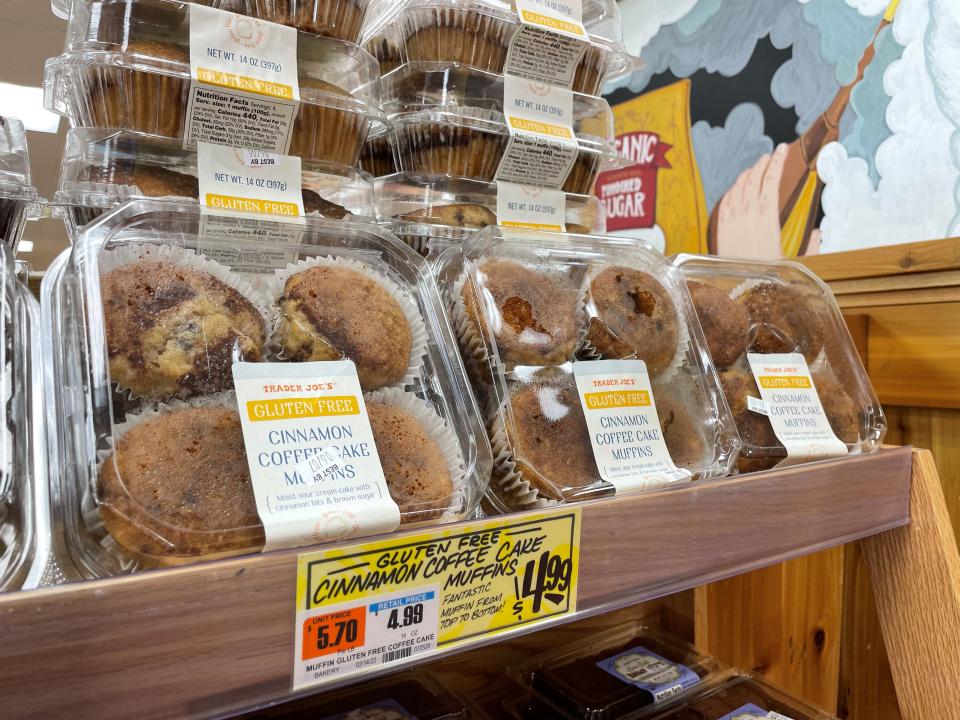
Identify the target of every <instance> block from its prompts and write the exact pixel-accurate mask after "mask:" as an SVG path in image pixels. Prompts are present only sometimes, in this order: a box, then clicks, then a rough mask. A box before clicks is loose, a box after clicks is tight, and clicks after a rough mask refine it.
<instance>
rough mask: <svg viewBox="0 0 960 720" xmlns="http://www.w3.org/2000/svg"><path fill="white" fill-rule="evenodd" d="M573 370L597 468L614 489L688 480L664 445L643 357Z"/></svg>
mask: <svg viewBox="0 0 960 720" xmlns="http://www.w3.org/2000/svg"><path fill="white" fill-rule="evenodd" d="M573 374H574V377H575V378H576V381H577V390H578V392H579V394H580V403H581V405H582V406H583V413H584V415H585V417H586V420H587V429H588V431H589V432H590V444H591V445H592V446H593V456H594V458H595V459H596V461H597V468H598V469H599V470H600V476H601V477H602V478H603V479H604V480H606V481H607V482H609V483H610V484H611V485H613V486H614V488H616V491H617V493H631V492H640V491H642V490H650V489H652V488H656V487H662V486H664V485H670V484H673V483H678V482H688V481H689V480H690V479H691V477H692V475H691V473H690V472H689V471H688V470H684V469H683V468H678V467H677V466H676V465H674V463H673V460H672V459H671V457H670V452H669V450H667V443H666V440H664V437H663V430H662V429H661V427H660V417H659V416H658V415H657V406H656V404H655V402H654V399H653V389H652V388H651V386H650V376H649V374H648V373H647V364H646V363H645V362H644V361H643V360H596V361H593V362H577V363H574V365H573Z"/></svg>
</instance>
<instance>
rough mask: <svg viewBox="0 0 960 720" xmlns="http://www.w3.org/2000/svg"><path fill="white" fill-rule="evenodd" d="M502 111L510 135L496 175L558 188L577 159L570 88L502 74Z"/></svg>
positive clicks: (507, 179) (524, 182)
mask: <svg viewBox="0 0 960 720" xmlns="http://www.w3.org/2000/svg"><path fill="white" fill-rule="evenodd" d="M503 88H504V89H503V94H504V98H503V111H504V115H505V117H506V122H507V129H508V130H509V133H510V138H509V140H508V141H507V147H506V150H504V153H503V157H502V158H501V159H500V167H499V168H497V175H496V179H497V180H503V181H506V182H512V183H518V184H521V183H522V184H528V185H540V186H542V187H547V188H556V189H559V188H561V187H562V186H563V184H564V182H566V180H567V175H569V174H570V169H571V168H572V167H573V163H574V161H575V160H576V159H577V152H578V146H577V139H576V136H575V135H574V133H573V93H571V92H570V91H569V90H566V89H564V88H559V87H556V86H554V85H548V84H546V83H538V82H533V81H531V80H524V79H522V78H517V77H513V76H511V75H505V76H504V78H503Z"/></svg>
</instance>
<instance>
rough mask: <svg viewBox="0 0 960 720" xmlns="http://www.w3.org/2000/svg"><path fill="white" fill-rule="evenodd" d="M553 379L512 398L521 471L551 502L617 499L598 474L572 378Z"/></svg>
mask: <svg viewBox="0 0 960 720" xmlns="http://www.w3.org/2000/svg"><path fill="white" fill-rule="evenodd" d="M550 374H551V373H547V374H545V377H542V378H538V379H537V380H535V381H533V382H531V383H528V384H524V385H519V386H518V387H516V388H514V389H513V390H512V391H511V393H510V411H511V414H512V422H507V423H506V425H507V436H508V440H509V442H510V447H511V450H512V451H513V455H514V458H515V461H516V465H517V471H518V472H519V473H520V474H521V475H522V477H523V479H524V480H526V481H527V482H529V483H530V486H531V487H532V488H534V489H535V490H536V491H537V492H538V493H540V495H541V496H542V497H544V498H547V499H550V500H558V501H571V500H584V499H587V498H588V497H599V496H602V495H612V494H613V493H614V488H613V486H612V485H610V484H609V483H606V482H604V480H603V479H602V478H601V477H600V471H599V470H598V469H597V463H596V460H594V457H593V447H592V446H591V445H590V432H589V431H588V430H587V420H586V418H585V417H584V415H583V407H582V406H581V405H580V397H579V395H578V394H577V389H576V387H575V385H574V382H573V378H572V377H570V376H558V377H557V378H551V377H550Z"/></svg>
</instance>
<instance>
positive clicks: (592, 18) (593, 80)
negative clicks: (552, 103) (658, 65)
mask: <svg viewBox="0 0 960 720" xmlns="http://www.w3.org/2000/svg"><path fill="white" fill-rule="evenodd" d="M583 17H584V26H585V27H586V29H587V31H588V33H589V35H590V39H589V42H587V43H586V50H585V52H584V54H583V57H582V58H581V60H580V63H579V65H578V66H577V68H576V72H575V77H574V80H573V86H572V87H573V89H574V90H575V91H577V92H582V93H585V94H587V95H597V94H599V93H600V91H601V89H602V87H603V85H604V83H605V82H610V81H611V80H615V79H617V78H619V77H623V76H625V75H629V74H630V73H631V72H633V71H634V69H636V67H637V62H638V61H637V60H636V59H635V58H633V57H631V56H630V55H628V54H627V52H626V49H625V47H624V45H623V23H622V20H621V18H620V11H619V8H617V6H616V3H615V2H614V1H613V0H591V1H588V2H585V3H583ZM521 27H522V24H521V22H520V17H519V15H517V12H516V8H515V6H514V5H513V4H512V3H504V2H497V1H496V0H494V1H493V2H490V0H440V1H439V2H438V1H437V0H408V1H407V2H400V3H394V4H392V5H387V6H386V7H385V8H384V9H383V10H382V11H381V12H379V13H377V15H376V16H372V17H371V18H370V20H369V21H368V23H367V25H366V26H365V27H364V30H363V33H362V36H361V38H362V39H361V42H362V43H363V44H364V46H365V47H366V48H367V49H368V50H370V52H372V53H373V54H374V55H375V56H376V57H377V59H378V60H380V61H381V67H382V68H383V69H384V72H387V71H388V70H387V68H390V67H391V66H395V65H397V64H402V63H405V62H411V61H420V60H426V61H437V60H440V61H452V62H460V63H463V64H465V65H472V66H473V67H476V68H479V69H481V70H489V71H492V72H495V73H502V72H503V69H504V65H505V63H506V60H507V51H508V50H509V48H510V43H511V41H512V39H513V36H514V35H515V34H516V32H517V31H518V30H519V29H520V28H521Z"/></svg>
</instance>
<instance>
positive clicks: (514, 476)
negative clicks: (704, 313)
mask: <svg viewBox="0 0 960 720" xmlns="http://www.w3.org/2000/svg"><path fill="white" fill-rule="evenodd" d="M436 272H437V279H438V282H439V283H440V286H441V287H442V288H444V292H445V296H446V297H445V300H446V304H447V308H448V312H449V314H450V317H451V321H452V323H453V325H454V329H455V332H456V334H457V337H458V341H459V344H460V350H461V352H462V354H463V357H464V361H465V363H466V367H467V370H468V373H469V375H470V377H471V379H472V381H473V387H474V390H475V393H476V395H477V399H478V402H479V403H480V405H481V407H483V408H484V412H485V416H484V417H485V421H486V427H487V432H488V434H489V438H490V443H491V446H492V450H493V456H494V466H493V475H492V478H491V484H490V490H491V492H490V502H491V504H492V506H493V507H495V508H496V509H497V510H499V511H502V512H509V511H515V510H523V509H531V508H540V507H548V506H552V505H557V504H561V503H568V502H575V501H581V500H590V499H596V498H600V497H610V496H613V495H614V494H618V493H628V492H641V491H645V490H653V489H657V488H663V487H677V486H682V485H683V484H685V483H688V482H690V481H693V480H706V479H710V478H718V477H722V476H724V475H727V474H728V473H729V471H730V469H731V467H732V465H733V464H734V462H735V459H736V457H737V455H738V452H739V448H740V440H739V437H738V436H737V432H736V428H735V425H734V421H733V418H732V417H731V415H730V411H729V409H728V408H727V405H726V403H724V402H723V399H722V394H721V392H720V385H719V380H718V378H717V374H716V371H715V370H714V367H713V364H712V363H711V362H710V357H709V354H708V352H707V349H706V343H705V340H704V338H703V335H702V333H701V330H700V326H699V324H698V323H697V321H696V316H695V315H694V310H693V306H692V303H691V300H690V296H689V295H688V293H687V290H686V285H685V283H684V281H683V278H682V276H681V275H680V273H679V272H678V271H677V270H676V269H675V268H673V267H672V266H671V265H670V263H669V262H668V261H667V260H666V259H665V258H664V257H663V256H662V255H660V254H659V253H658V252H656V251H655V250H654V249H653V248H652V247H650V246H649V245H646V244H645V243H642V242H638V241H635V240H632V239H628V238H612V237H596V236H589V235H577V234H574V233H544V232H537V231H531V230H521V229H507V228H500V227H492V228H486V229H484V230H481V231H479V232H478V233H476V234H475V235H474V236H473V237H471V238H469V239H468V240H466V241H465V242H463V243H462V245H460V246H459V247H451V248H448V249H447V250H446V251H445V252H444V253H443V254H442V255H441V256H440V258H439V260H438V262H437V266H436Z"/></svg>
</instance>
